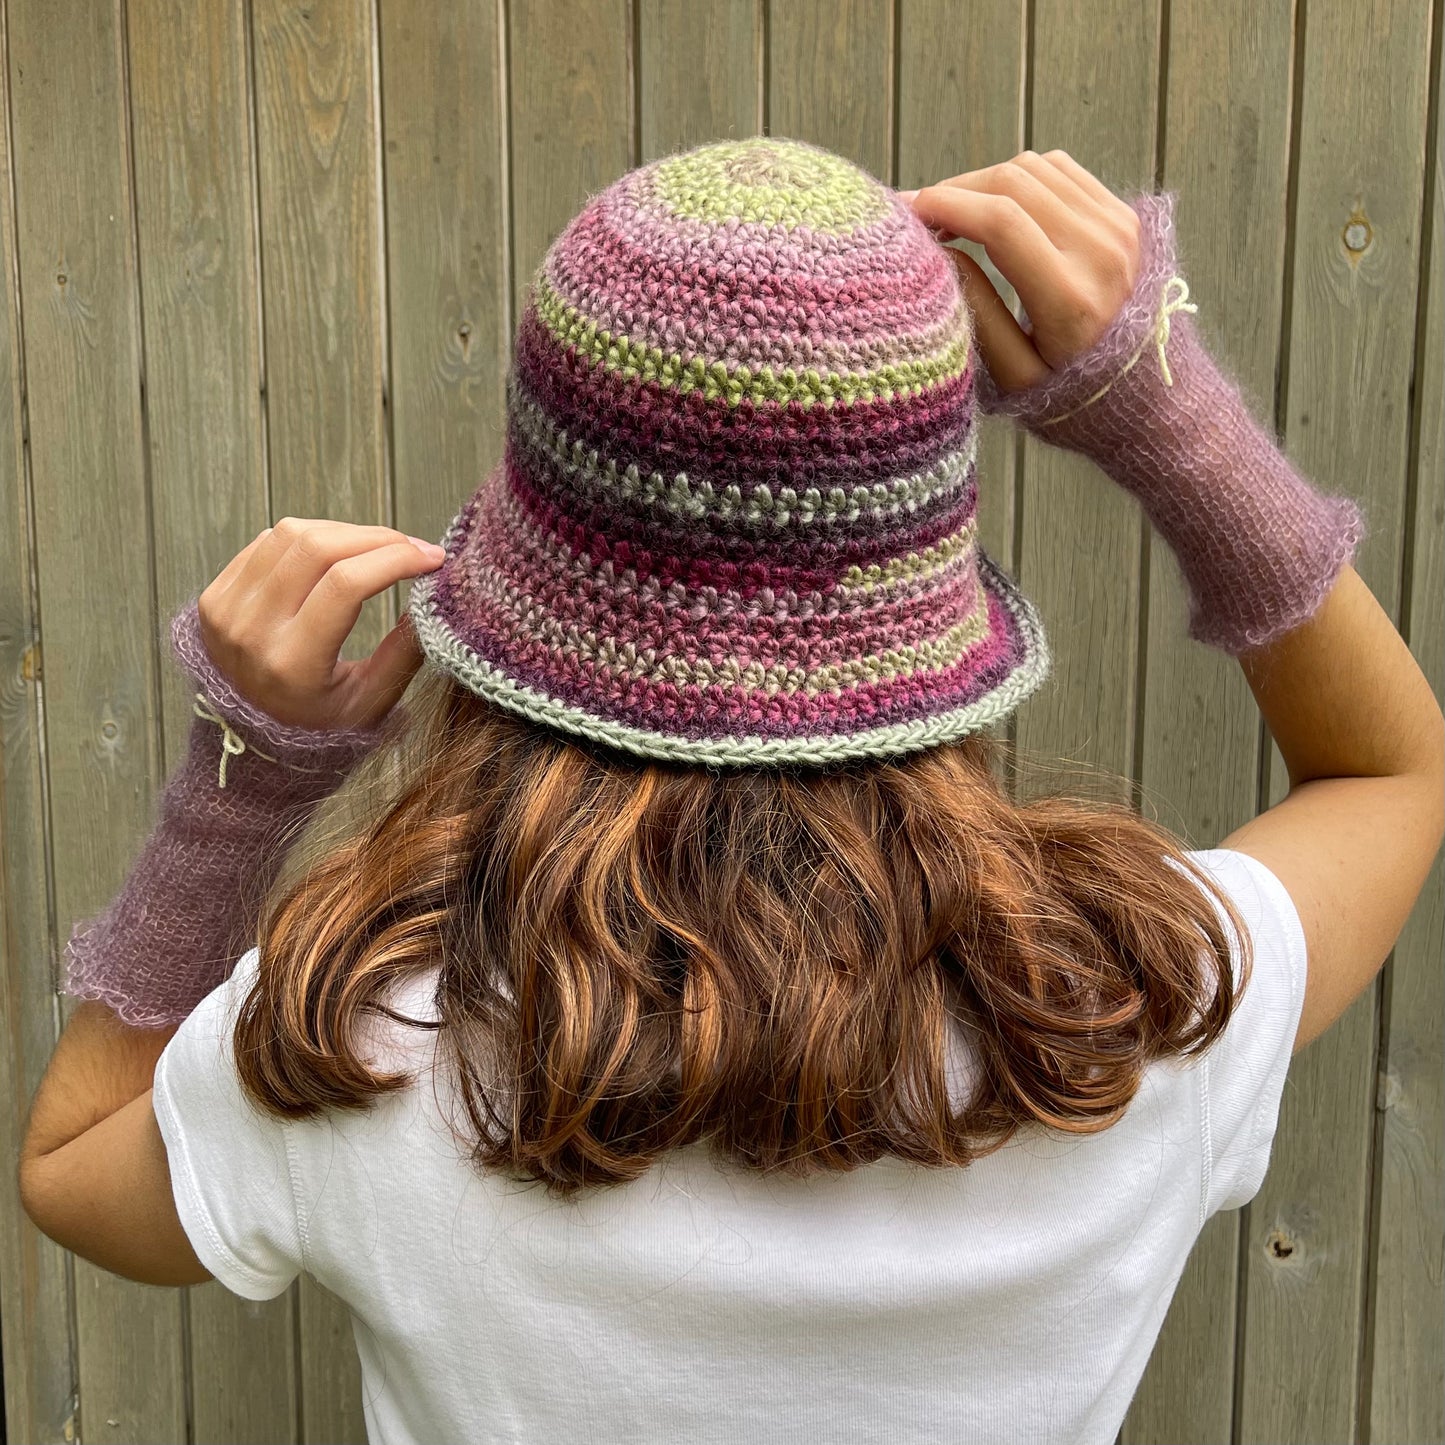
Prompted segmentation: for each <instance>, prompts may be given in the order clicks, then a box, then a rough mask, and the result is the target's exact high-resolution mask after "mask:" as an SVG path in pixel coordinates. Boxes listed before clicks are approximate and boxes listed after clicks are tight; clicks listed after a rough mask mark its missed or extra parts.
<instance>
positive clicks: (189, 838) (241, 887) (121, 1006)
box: [65, 602, 382, 1028]
mask: <svg viewBox="0 0 1445 1445" xmlns="http://www.w3.org/2000/svg"><path fill="white" fill-rule="evenodd" d="M172 641H173V645H174V648H175V652H176V656H177V659H178V660H179V661H180V663H181V665H182V667H183V668H184V670H185V671H186V673H187V674H188V676H189V677H190V678H191V681H192V683H193V684H194V685H195V690H196V691H197V692H198V693H199V694H200V698H201V700H199V701H198V706H199V707H200V708H201V709H202V710H203V712H204V713H206V714H209V716H198V717H197V718H196V719H195V721H194V722H193V723H192V725H191V730H190V734H189V737H188V740H187V748H186V754H185V757H184V758H183V759H182V761H181V764H180V766H179V767H178V768H177V769H176V770H175V772H174V773H173V774H172V776H171V777H170V778H169V779H168V780H167V783H166V786H165V789H164V790H163V792H162V795H161V799H160V805H159V809H158V816H157V822H156V826H155V828H154V829H153V830H152V832H151V834H150V836H149V837H148V838H147V839H146V840H145V843H144V844H143V846H142V848H141V851H140V854H139V856H138V857H137V859H136V861H135V863H134V864H133V865H132V867H131V870H130V872H129V874H128V875H127V878H126V881H125V883H124V885H123V886H122V888H121V890H120V892H119V893H118V894H117V895H116V896H115V898H114V899H113V900H112V901H111V903H110V905H109V906H108V907H107V908H106V909H105V910H104V912H103V913H101V914H100V915H98V916H97V917H96V918H94V919H91V920H88V921H86V922H82V923H77V924H76V925H75V926H74V927H73V929H72V931H71V935H70V938H69V939H68V941H67V945H66V979H65V987H66V990H67V992H69V993H72V994H74V995H76V996H77V997H80V998H86V999H91V1000H95V1001H98V1002H101V1003H104V1004H106V1005H108V1006H109V1008H111V1009H112V1010H114V1012H115V1013H116V1014H117V1015H118V1016H119V1017H120V1018H121V1019H122V1020H123V1021H124V1022H126V1023H128V1024H131V1025H135V1026H138V1027H144V1028H157V1027H162V1026H165V1025H170V1024H175V1023H179V1022H180V1021H181V1020H182V1019H183V1018H185V1016H186V1015H187V1014H188V1013H189V1012H190V1011H191V1009H193V1008H194V1007H195V1006H196V1004H197V1003H199V1002H200V1000H201V999H202V998H204V997H205V996H206V994H207V993H209V992H210V991H211V989H213V988H215V987H216V986H217V985H218V984H220V983H222V982H223V981H224V980H225V978H226V977H227V976H228V974H229V972H230V969H231V967H232V966H233V965H234V963H235V961H236V959H237V958H238V957H239V956H240V955H241V954H242V953H244V952H245V950H246V949H247V948H248V947H250V946H251V944H252V943H253V942H254V941H255V933H256V928H257V925H258V923H259V919H260V911H261V908H262V906H263V904H264V900H265V895H266V892H267V890H268V888H269V887H270V886H271V884H272V883H273V882H274V880H275V877H276V874H277V872H278V870H279V868H280V866H281V863H282V861H283V860H284V857H285V851H286V847H287V845H288V843H289V842H290V840H291V839H292V837H293V836H294V835H295V833H296V832H297V831H298V830H299V829H300V828H301V827H303V826H304V825H305V823H306V821H307V820H308V819H309V817H310V816H311V814H312V813H313V812H314V811H315V810H316V808H317V807H319V806H320V804H321V803H322V802H323V801H324V800H325V799H326V798H327V797H328V796H329V795H330V794H331V793H332V792H334V791H335V790H336V788H338V787H339V786H340V785H341V783H342V782H343V781H344V780H345V778H346V776H347V774H348V773H349V772H350V770H351V769H352V768H353V767H354V766H355V765H356V764H357V763H358V762H359V761H360V759H361V758H362V757H363V756H365V755H366V754H367V753H368V752H369V751H371V749H372V748H374V747H375V746H376V745H377V744H378V743H379V741H380V738H381V735H382V729H381V728H380V727H377V728H371V729H360V728H351V729H336V730H324V731H312V730H307V729H301V728H296V727H290V726H287V725H285V724H282V723H279V722H277V721H276V720H275V719H272V718H269V717H267V716H266V715H265V714H262V713H260V712H258V711H257V710H256V709H255V708H254V707H252V706H250V704H248V703H247V702H246V701H245V699H243V698H241V697H239V696H238V695H237V694H236V693H235V692H234V690H233V689H232V688H231V687H230V685H229V684H228V682H227V680H226V679H225V677H224V676H223V675H222V674H220V673H219V671H218V670H217V669H216V668H215V667H214V665H213V664H212V663H211V661H210V659H209V658H208V657H207V656H206V654H205V652H204V648H203V647H202V645H201V643H200V640H199V631H198V628H197V614H196V607H195V603H194V602H192V603H191V604H190V605H189V606H188V607H187V608H184V609H182V611H181V612H180V613H178V614H177V616H176V618H175V620H174V623H173V629H172Z"/></svg>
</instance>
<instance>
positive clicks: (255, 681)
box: [198, 517, 444, 728]
mask: <svg viewBox="0 0 1445 1445" xmlns="http://www.w3.org/2000/svg"><path fill="white" fill-rule="evenodd" d="M443 556H444V554H443V552H442V549H441V548H440V547H438V546H437V545H436V544H435V543H434V542H424V541H422V540H421V539H420V538H416V537H409V536H408V535H407V534H406V533H405V532H398V531H396V530H394V529H393V528H391V527H364V526H359V525H356V524H353V523H351V522H333V521H328V520H327V519H325V518H308V517H282V518H281V520H280V521H279V522H277V523H276V525H275V526H274V527H267V528H266V530H265V531H264V532H262V533H260V534H259V535H258V536H257V537H256V539H255V540H254V541H253V542H251V543H249V544H248V545H247V546H246V547H244V548H242V550H241V551H240V552H238V553H237V554H236V555H235V557H233V558H232V559H231V561H230V562H229V563H227V564H226V566H225V568H224V569H223V570H222V571H221V572H220V573H219V575H218V576H217V577H216V580H215V581H214V582H212V583H211V585H210V586H209V587H207V588H206V590H205V591H204V592H202V593H201V595H200V599H199V603H198V612H199V618H200V625H201V637H202V640H203V641H204V642H205V644H206V648H207V650H208V651H209V652H210V654H211V658H212V660H213V661H214V662H215V664H216V666H217V667H219V668H220V669H221V671H222V672H224V673H225V674H226V677H227V678H228V679H229V680H230V682H231V684H232V686H234V687H235V689H236V690H237V692H239V693H241V694H242V695H243V696H244V697H245V698H247V700H248V701H250V702H251V703H253V704H254V705H255V706H256V707H258V708H260V709H262V710H263V711H264V712H266V713H268V714H270V716H272V717H274V718H275V719H276V720H277V721H278V722H283V723H290V724H292V725H293V726H296V727H304V728H348V727H371V726H374V725H375V724H377V723H378V722H380V721H381V719H382V718H383V717H385V715H386V714H387V713H388V712H389V711H390V710H391V708H392V707H393V706H394V705H395V704H396V702H397V701H398V700H399V699H400V697H401V695H402V693H404V692H405V691H406V687H407V684H408V683H409V682H410V681H411V678H412V675H413V674H414V673H415V672H416V670H417V668H418V667H420V666H421V663H422V651H421V647H420V646H419V644H418V643H417V640H416V634H415V633H414V632H413V631H412V627H411V622H410V619H409V618H408V617H407V616H405V615H403V616H402V618H401V620H400V621H399V622H398V623H397V624H396V626H395V627H393V628H392V630H391V631H390V632H389V633H387V635H386V636H385V637H384V638H383V639H382V640H381V642H380V643H379V644H378V646H377V648H376V651H375V652H373V653H372V654H371V656H370V657H367V658H363V659H362V660H361V661H359V662H350V661H345V662H344V661H342V660H341V647H342V644H343V643H344V642H345V641H346V639H347V637H348V636H349V635H350V633H351V629H352V628H353V627H354V626H355V625H356V620H357V618H358V617H360V615H361V608H362V604H363V603H364V602H365V601H366V599H367V598H368V597H374V596H375V595H376V594H377V593H379V592H384V591H385V590H386V589H387V588H388V587H390V586H392V585H393V584H394V583H396V582H400V581H402V580H403V579H404V578H407V577H415V576H418V575H419V574H421V573H423V572H431V571H434V570H435V569H436V568H437V567H438V566H440V565H441V562H442V560H443Z"/></svg>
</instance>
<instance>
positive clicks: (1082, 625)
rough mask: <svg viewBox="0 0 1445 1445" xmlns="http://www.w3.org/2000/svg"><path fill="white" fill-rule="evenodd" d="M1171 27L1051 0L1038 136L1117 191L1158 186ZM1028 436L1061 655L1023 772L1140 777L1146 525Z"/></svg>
mask: <svg viewBox="0 0 1445 1445" xmlns="http://www.w3.org/2000/svg"><path fill="white" fill-rule="evenodd" d="M1158 37H1159V7H1158V0H1104V3H1101V4H1096V5H1090V6H1088V7H1082V6H1077V5H1072V4H1069V3H1067V0H1038V3H1037V5H1036V7H1035V15H1034V27H1033V43H1034V46H1035V49H1034V53H1033V55H1032V57H1031V65H1032V72H1033V114H1032V116H1031V117H1030V130H1029V145H1030V147H1031V148H1032V149H1034V150H1037V151H1040V152H1042V151H1046V150H1051V149H1053V148H1054V147H1055V146H1058V147H1061V148H1062V149H1064V150H1066V151H1068V152H1069V154H1070V155H1072V156H1074V157H1075V158H1076V159H1077V160H1078V161H1079V162H1080V164H1082V165H1084V166H1087V167H1088V168H1089V169H1090V170H1091V171H1093V172H1094V173H1095V174H1096V175H1098V176H1099V178H1100V179H1101V180H1103V181H1104V183H1105V184H1106V185H1108V186H1110V187H1111V188H1113V189H1114V190H1116V191H1120V192H1127V191H1130V190H1136V189H1150V188H1152V185H1153V176H1154V151H1155V109H1156V105H1157V91H1158V75H1157V71H1156V58H1157V56H1158ZM1022 444H1023V448H1024V458H1023V486H1022V490H1021V492H1020V497H1019V506H1020V508H1021V509H1022V541H1021V549H1020V558H1019V578H1020V581H1021V583H1022V585H1023V587H1024V589H1025V590H1026V591H1027V592H1028V593H1029V595H1030V596H1032V597H1033V598H1034V599H1035V601H1036V602H1037V603H1038V606H1039V608H1040V610H1041V611H1042V613H1043V616H1044V620H1045V623H1046V624H1047V626H1048V627H1049V631H1050V635H1051V637H1052V639H1053V647H1054V659H1055V660H1054V676H1053V679H1052V681H1051V682H1050V684H1049V686H1048V687H1047V688H1045V689H1043V690H1042V691H1041V692H1040V693H1039V694H1038V695H1037V696H1035V697H1033V698H1031V699H1030V700H1029V705H1028V707H1027V708H1025V709H1023V710H1022V711H1021V712H1020V714H1019V717H1018V728H1017V739H1018V748H1019V758H1020V771H1021V774H1022V776H1023V777H1024V778H1025V780H1027V778H1028V776H1029V772H1030V768H1029V761H1030V755H1031V754H1033V755H1040V756H1041V757H1042V758H1045V759H1059V758H1069V759H1071V760H1076V761H1080V762H1083V763H1086V764H1087V765H1089V766H1091V767H1097V768H1103V769H1104V770H1106V772H1107V774H1109V775H1111V776H1113V777H1118V778H1127V777H1128V776H1129V774H1130V773H1131V772H1132V769H1133V763H1134V756H1133V755H1134V721H1135V718H1134V714H1135V702H1136V672H1137V654H1138V631H1139V555H1140V549H1141V543H1142V534H1143V527H1144V523H1143V521H1142V520H1141V517H1140V513H1139V509H1138V507H1137V505H1136V504H1135V503H1134V501H1133V500H1132V499H1131V498H1130V497H1128V496H1126V495H1125V493H1124V492H1122V491H1121V490H1120V489H1119V488H1118V487H1116V486H1115V485H1114V484H1113V483H1112V482H1111V481H1109V480H1108V478H1106V477H1105V476H1104V475H1103V474H1102V473H1101V472H1100V471H1098V470H1097V469H1096V468H1095V467H1094V466H1092V465H1091V464H1090V463H1088V462H1086V461H1085V460H1084V459H1083V458H1081V457H1079V456H1076V455H1074V454H1073V453H1069V452H1065V451H1063V450H1061V449H1059V448H1055V447H1050V446H1048V445H1046V444H1044V443H1041V442H1039V441H1038V440H1037V439H1036V438H1034V437H1032V436H1028V435H1026V436H1024V437H1023V439H1022ZM1119 786H1120V787H1122V786H1123V784H1122V783H1121V784H1120V785H1119ZM1098 791H1103V789H1102V788H1100V789H1098Z"/></svg>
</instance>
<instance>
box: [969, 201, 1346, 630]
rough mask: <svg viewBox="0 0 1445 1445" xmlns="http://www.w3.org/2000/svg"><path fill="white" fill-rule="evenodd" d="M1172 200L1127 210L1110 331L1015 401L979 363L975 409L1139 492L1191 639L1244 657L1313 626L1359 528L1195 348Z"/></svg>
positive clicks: (1342, 502)
mask: <svg viewBox="0 0 1445 1445" xmlns="http://www.w3.org/2000/svg"><path fill="white" fill-rule="evenodd" d="M1176 198H1177V197H1176V193H1175V192H1172V191H1166V192H1164V193H1162V194H1160V195H1141V196H1137V197H1135V198H1134V199H1133V200H1131V201H1130V202H1129V204H1130V205H1131V206H1132V207H1133V209H1134V211H1135V213H1136V214H1137V215H1138V217H1139V219H1140V221H1141V223H1142V230H1141V235H1140V246H1141V255H1140V269H1139V278H1138V281H1137V283H1136V284H1135V287H1134V292H1133V295H1132V296H1130V298H1129V300H1128V301H1127V302H1126V303H1125V305H1124V307H1123V309H1122V310H1121V311H1120V313H1119V314H1118V316H1116V317H1115V318H1114V320H1113V322H1112V323H1111V324H1110V326H1109V329H1108V330H1107V331H1106V332H1105V333H1104V335H1103V336H1101V337H1100V338H1099V340H1098V341H1096V342H1095V343H1094V345H1093V346H1091V347H1090V348H1089V349H1088V350H1087V351H1085V352H1083V353H1082V354H1081V355H1079V356H1076V357H1074V358H1073V359H1072V360H1071V361H1069V362H1068V363H1067V364H1066V365H1064V366H1062V367H1059V368H1057V369H1056V370H1055V371H1054V372H1053V374H1052V375H1050V376H1048V377H1047V378H1045V380H1044V381H1042V382H1040V383H1037V384H1036V385H1034V386H1031V387H1027V388H1025V389H1024V390H1022V391H1012V392H1001V391H1000V390H999V389H998V387H997V385H996V384H995V382H994V380H993V378H992V377H991V376H990V375H989V374H988V370H987V368H986V367H980V368H979V380H978V387H979V390H978V404H979V408H980V410H981V411H983V412H985V413H988V414H995V415H1003V416H1010V417H1013V418H1014V419H1015V420H1016V421H1017V422H1019V423H1020V424H1021V425H1023V426H1024V427H1025V428H1026V429H1027V430H1028V431H1029V432H1030V433H1032V434H1033V435H1034V436H1037V437H1038V438H1039V439H1040V440H1041V441H1046V442H1049V443H1051V444H1053V445H1054V446H1059V447H1062V448H1064V449H1065V450H1067V451H1075V452H1079V453H1082V454H1083V455H1084V456H1086V457H1088V458H1089V459H1090V460H1091V461H1093V462H1094V463H1096V464H1097V465H1098V466H1099V468H1100V469H1101V470H1102V471H1103V472H1104V473H1105V474H1106V475H1108V476H1109V477H1110V478H1112V479H1113V480H1114V481H1115V482H1117V483H1118V484H1119V485H1120V486H1121V487H1123V488H1124V489H1125V490H1126V491H1128V492H1130V493H1132V494H1133V495H1134V496H1135V497H1136V498H1137V499H1138V501H1139V503H1140V505H1141V506H1142V507H1143V509H1144V513H1145V515H1146V516H1147V517H1148V518H1149V520H1150V522H1151V523H1152V525H1153V527H1154V529H1155V531H1157V532H1158V534H1159V535H1160V536H1161V537H1162V538H1163V539H1164V540H1165V541H1166V542H1167V543H1168V544H1169V546H1170V548H1171V549H1172V551H1173V552H1174V555H1175V556H1176V557H1177V558H1178V559H1179V565H1180V569H1181V571H1182V573H1183V576H1184V580H1185V584H1186V586H1187V588H1188V591H1189V635H1190V636H1191V637H1193V638H1195V639H1196V640H1197V641H1199V642H1203V643H1205V644H1207V645H1208V646H1211V647H1216V648H1219V649H1221V650H1222V651H1224V652H1228V653H1233V654H1238V653H1241V652H1244V651H1247V650H1248V649H1250V648H1252V647H1258V646H1260V645H1261V644H1263V643H1265V642H1268V641H1271V640H1273V639H1274V638H1276V637H1278V636H1280V635H1281V634H1282V633H1285V632H1288V631H1290V630H1291V629H1293V628H1295V627H1297V626H1299V625H1300V624H1301V623H1303V622H1306V621H1308V620H1309V618H1310V617H1311V616H1313V614H1314V613H1315V611H1316V610H1317V609H1318V608H1319V606H1320V604H1321V603H1322V602H1323V601H1324V599H1325V597H1326V595H1327V594H1328V593H1329V591H1330V589H1331V587H1332V586H1333V585H1334V583H1335V581H1336V579H1337V578H1338V576H1339V574H1340V573H1341V572H1342V571H1343V570H1344V568H1345V566H1346V565H1347V564H1348V563H1350V562H1351V561H1352V560H1353V558H1354V553H1355V549H1356V547H1357V546H1358V545H1359V543H1360V541H1361V540H1362V539H1363V537H1364V535H1365V530H1366V527H1365V519H1364V516H1363V514H1362V513H1361V511H1360V509H1359V507H1358V506H1356V504H1355V503H1354V502H1353V501H1351V500H1350V499H1348V498H1346V497H1335V496H1326V495H1323V494H1322V493H1321V492H1319V491H1317V490H1316V489H1315V488H1314V487H1313V486H1311V485H1310V483H1309V482H1307V481H1306V480H1305V479H1304V478H1303V477H1302V476H1300V474H1299V473H1298V472H1297V471H1296V470H1295V469H1294V468H1293V467H1292V466H1291V465H1290V463H1289V461H1288V460H1287V459H1286V458H1285V456H1284V455H1283V453H1282V452H1281V451H1280V450H1279V448H1278V446H1277V445H1276V444H1275V441H1274V439H1273V438H1272V437H1271V436H1270V434H1269V433H1268V432H1267V431H1266V430H1265V429H1264V428H1263V427H1262V426H1260V424H1259V423H1258V422H1256V421H1255V419H1254V418H1253V417H1252V416H1251V414H1250V412H1249V410H1248V408H1247V407H1246V405H1245V403H1244V401H1243V399H1242V398H1241V395H1240V392H1239V388H1238V386H1237V385H1236V384H1235V383H1234V382H1233V381H1232V380H1231V379H1230V378H1229V377H1228V376H1227V375H1226V374H1225V373H1224V372H1223V371H1222V370H1221V369H1220V367H1218V366H1217V365H1216V364H1215V362H1214V361H1213V359H1212V358H1211V357H1210V355H1209V353H1208V352H1207V351H1206V350H1205V348H1204V346H1203V345H1202V344H1201V342H1200V339H1199V335H1198V332H1197V330H1196V328H1195V325H1194V321H1193V318H1192V316H1191V314H1190V313H1191V312H1192V311H1194V310H1196V309H1197V307H1196V306H1195V304H1194V303H1193V302H1191V301H1188V300H1187V296H1188V286H1187V284H1185V283H1184V280H1183V277H1182V276H1180V275H1179V274H1178V271H1177V262H1176V258H1175V252H1174V204H1175V200H1176ZM1171 382H1172V385H1171V384H1170V383H1171ZM1100 393H1102V394H1100Z"/></svg>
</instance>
